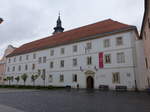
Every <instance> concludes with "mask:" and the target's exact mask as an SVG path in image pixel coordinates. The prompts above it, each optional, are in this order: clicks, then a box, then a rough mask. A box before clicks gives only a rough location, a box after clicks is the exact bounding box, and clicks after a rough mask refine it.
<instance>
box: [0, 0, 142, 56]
mask: <svg viewBox="0 0 150 112" xmlns="http://www.w3.org/2000/svg"><path fill="white" fill-rule="evenodd" d="M59 11H60V12H61V19H62V24H63V27H64V28H65V31H66V30H70V29H73V28H76V27H80V26H83V25H87V24H91V23H95V22H98V21H101V20H104V19H108V18H111V19H113V20H116V21H120V22H123V23H126V24H130V25H136V26H137V28H138V30H139V31H140V28H141V23H142V18H143V12H144V0H0V17H2V18H3V19H4V22H3V23H2V24H1V25H0V57H1V56H2V55H3V51H4V49H6V47H7V46H8V45H9V44H11V45H13V46H15V47H19V46H20V45H22V44H24V43H27V42H30V41H33V40H37V39H40V38H43V37H46V36H49V35H51V34H52V32H53V27H54V26H55V25H56V20H57V18H58V12H59Z"/></svg>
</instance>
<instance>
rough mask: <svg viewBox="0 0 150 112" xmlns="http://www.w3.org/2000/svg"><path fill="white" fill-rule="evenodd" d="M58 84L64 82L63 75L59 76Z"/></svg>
mask: <svg viewBox="0 0 150 112" xmlns="http://www.w3.org/2000/svg"><path fill="white" fill-rule="evenodd" d="M60 82H64V75H62V74H61V75H60Z"/></svg>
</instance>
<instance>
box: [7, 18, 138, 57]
mask: <svg viewBox="0 0 150 112" xmlns="http://www.w3.org/2000/svg"><path fill="white" fill-rule="evenodd" d="M129 29H136V27H134V26H131V25H126V24H122V23H120V22H117V21H113V20H111V19H108V20H104V21H101V22H97V23H94V24H90V25H86V26H83V27H80V28H76V29H73V30H70V31H66V32H62V33H58V34H55V35H52V36H49V37H46V38H43V39H40V40H36V41H33V42H30V43H27V44H24V45H22V46H20V47H19V48H17V49H15V50H14V51H13V52H12V53H11V54H10V55H8V57H10V56H15V55H20V54H25V53H30V52H33V51H38V50H42V49H46V48H51V47H55V46H59V45H64V44H69V43H73V42H77V41H81V40H83V39H87V38H88V37H91V36H95V35H101V36H99V38H101V37H102V36H104V35H103V34H107V33H112V32H121V31H125V30H129ZM93 38H95V37H93Z"/></svg>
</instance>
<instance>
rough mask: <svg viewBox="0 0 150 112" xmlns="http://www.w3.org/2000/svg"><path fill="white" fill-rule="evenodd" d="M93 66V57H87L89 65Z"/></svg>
mask: <svg viewBox="0 0 150 112" xmlns="http://www.w3.org/2000/svg"><path fill="white" fill-rule="evenodd" d="M91 64H92V57H91V56H88V57H87V65H91Z"/></svg>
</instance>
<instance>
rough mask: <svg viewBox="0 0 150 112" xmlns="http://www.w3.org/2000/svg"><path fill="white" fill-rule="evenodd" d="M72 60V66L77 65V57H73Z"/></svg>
mask: <svg viewBox="0 0 150 112" xmlns="http://www.w3.org/2000/svg"><path fill="white" fill-rule="evenodd" d="M72 61H73V63H72V64H73V66H77V58H74V59H73V60H72Z"/></svg>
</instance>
